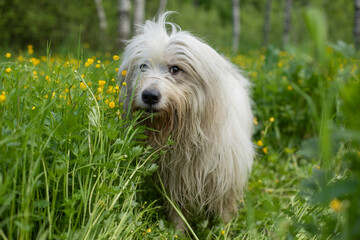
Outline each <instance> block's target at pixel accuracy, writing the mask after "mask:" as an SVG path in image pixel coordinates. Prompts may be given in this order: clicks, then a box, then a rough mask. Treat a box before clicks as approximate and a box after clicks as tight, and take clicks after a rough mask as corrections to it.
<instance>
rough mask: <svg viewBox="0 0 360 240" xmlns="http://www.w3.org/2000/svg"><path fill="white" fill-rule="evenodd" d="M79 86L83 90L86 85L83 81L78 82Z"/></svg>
mask: <svg viewBox="0 0 360 240" xmlns="http://www.w3.org/2000/svg"><path fill="white" fill-rule="evenodd" d="M80 88H81V89H82V90H85V89H86V85H85V84H84V83H83V82H81V83H80Z"/></svg>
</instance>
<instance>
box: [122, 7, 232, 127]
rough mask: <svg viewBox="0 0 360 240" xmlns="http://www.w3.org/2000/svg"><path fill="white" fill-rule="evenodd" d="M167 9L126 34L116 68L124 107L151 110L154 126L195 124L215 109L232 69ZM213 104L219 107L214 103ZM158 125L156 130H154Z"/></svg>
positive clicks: (204, 119) (148, 111) (222, 101)
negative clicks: (172, 20) (170, 18)
mask: <svg viewBox="0 0 360 240" xmlns="http://www.w3.org/2000/svg"><path fill="white" fill-rule="evenodd" d="M167 15H168V13H165V14H163V15H161V16H160V17H159V18H158V19H157V20H155V21H147V22H146V23H145V25H144V26H143V27H142V28H141V29H140V33H139V34H138V35H136V36H135V37H134V38H132V39H131V40H130V41H129V42H128V44H127V46H126V48H125V52H124V54H123V62H122V64H121V66H120V68H119V72H120V73H121V72H122V71H123V70H126V71H127V75H126V77H125V81H126V83H127V85H126V88H123V89H122V94H121V95H122V97H125V99H124V108H125V109H129V108H131V109H132V110H139V109H140V110H144V112H147V113H150V114H152V113H153V114H154V115H153V117H154V118H155V123H158V125H159V127H156V126H155V128H157V129H158V130H164V129H167V130H169V129H171V130H169V131H173V130H174V129H175V128H176V130H177V131H181V130H182V129H183V127H184V126H185V124H186V122H188V123H191V126H192V127H193V128H196V129H201V126H197V125H199V124H204V123H206V119H207V118H208V119H210V118H212V119H214V118H215V116H214V115H215V111H217V112H216V114H217V115H219V114H221V112H219V111H221V109H222V108H223V106H224V103H226V100H225V97H224V95H225V94H227V90H224V89H229V88H225V87H224V86H225V85H226V84H229V81H224V79H225V80H226V79H229V78H230V77H229V76H231V74H234V73H233V72H234V71H235V70H234V68H233V67H232V66H231V64H229V63H228V62H227V61H226V60H225V59H224V58H222V57H221V56H220V55H219V54H218V53H217V52H216V51H215V50H213V49H212V48H211V47H209V46H208V45H207V44H206V43H204V42H203V41H201V40H200V39H198V38H196V37H194V36H193V35H191V34H190V33H188V32H185V31H181V30H180V29H179V27H178V26H176V25H175V24H172V23H168V22H166V17H167ZM218 106H219V107H218ZM159 128H161V129H159Z"/></svg>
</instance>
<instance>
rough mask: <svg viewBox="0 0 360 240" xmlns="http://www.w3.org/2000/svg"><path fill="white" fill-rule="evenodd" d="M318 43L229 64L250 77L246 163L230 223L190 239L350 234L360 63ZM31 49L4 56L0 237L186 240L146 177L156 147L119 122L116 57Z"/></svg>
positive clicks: (204, 224) (354, 217)
mask: <svg viewBox="0 0 360 240" xmlns="http://www.w3.org/2000/svg"><path fill="white" fill-rule="evenodd" d="M309 14H310V15H311V13H309ZM309 18H310V20H309V21H310V22H311V17H309ZM319 46H320V47H319V48H321V49H316V48H317V46H316V45H314V52H317V53H316V54H312V51H310V50H304V49H297V48H289V49H288V50H287V51H280V50H278V49H274V48H271V47H270V48H268V49H262V50H260V51H255V52H252V53H251V54H248V55H247V56H244V55H237V56H233V57H232V59H231V60H232V61H233V62H234V63H235V64H237V65H239V66H240V67H241V68H242V69H244V70H245V71H246V72H247V73H248V75H249V76H248V77H249V78H250V79H251V81H252V82H253V89H252V96H253V100H254V113H255V116H256V117H255V118H254V125H255V131H254V142H255V144H257V146H258V149H257V157H256V161H255V165H254V168H253V172H252V176H251V178H250V180H249V184H248V191H246V193H245V196H244V201H243V202H242V203H240V204H241V208H240V210H239V214H238V217H237V218H236V219H234V220H233V221H231V222H230V223H228V224H224V223H221V222H215V223H214V224H210V223H209V222H208V221H207V220H206V219H203V220H201V221H198V223H197V224H195V225H194V226H193V230H194V233H195V235H196V236H197V238H198V239H356V238H357V237H359V235H360V233H359V231H358V230H357V229H359V228H358V225H359V219H360V218H359V216H360V206H359V203H358V199H359V194H360V187H359V180H360V174H359V173H360V129H359V128H360V126H359V121H360V120H359V119H360V109H359V104H358V100H357V97H358V94H359V93H360V82H359V76H360V70H359V67H358V66H360V59H359V58H358V57H357V56H356V54H355V51H354V49H352V47H351V46H347V45H345V44H343V43H338V44H336V45H330V46H328V47H327V48H323V46H322V45H321V44H319ZM34 54H36V51H35V53H34V50H33V49H32V47H28V49H27V52H25V53H23V54H17V55H16V56H15V54H14V53H11V54H6V52H4V53H3V54H2V56H1V62H0V93H1V95H0V159H1V162H0V238H1V239H139V238H141V239H177V238H178V239H190V238H191V235H190V233H189V234H188V233H180V232H177V231H176V230H175V229H174V228H173V226H172V225H171V223H168V222H167V221H166V220H165V213H163V212H162V211H161V200H159V198H158V197H157V196H159V195H160V193H159V192H157V190H156V187H155V186H154V185H153V184H152V183H151V179H152V176H156V173H155V172H156V169H157V166H156V164H154V159H156V158H157V157H158V155H159V154H162V152H161V149H160V150H158V151H155V150H154V149H151V148H150V147H149V146H147V145H146V144H145V143H144V141H142V140H143V139H144V138H145V137H146V136H145V135H144V131H145V129H144V127H142V126H140V125H138V124H135V122H136V119H137V118H138V117H139V115H138V114H137V115H135V116H134V117H133V118H132V119H133V120H128V119H122V118H121V114H122V107H121V101H120V103H119V102H118V97H119V93H120V89H121V88H124V87H126V85H125V84H122V81H121V79H122V76H121V77H120V79H116V75H117V67H118V66H119V64H120V60H119V58H118V57H117V56H114V57H113V56H111V55H110V54H108V53H106V54H104V55H100V54H99V55H98V56H92V57H91V56H90V57H89V58H84V57H83V56H84V55H85V54H83V53H80V54H78V57H77V58H74V57H73V56H68V57H65V56H52V55H51V53H50V50H49V49H48V51H47V55H46V56H43V57H39V58H36V57H34V56H33V55H34ZM10 55H11V56H10ZM39 56H40V55H39ZM314 56H315V57H314ZM121 98H122V96H120V100H121ZM158 189H160V188H158Z"/></svg>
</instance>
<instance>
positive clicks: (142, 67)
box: [140, 63, 148, 72]
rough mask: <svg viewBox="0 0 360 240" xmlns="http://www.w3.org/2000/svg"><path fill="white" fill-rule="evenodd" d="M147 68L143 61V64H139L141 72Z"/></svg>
mask: <svg viewBox="0 0 360 240" xmlns="http://www.w3.org/2000/svg"><path fill="white" fill-rule="evenodd" d="M147 68H148V66H147V65H146V64H145V63H143V64H141V65H140V70H141V71H142V72H144V71H145V70H146V69H147Z"/></svg>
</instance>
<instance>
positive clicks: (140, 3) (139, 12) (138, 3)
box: [134, 0, 145, 33]
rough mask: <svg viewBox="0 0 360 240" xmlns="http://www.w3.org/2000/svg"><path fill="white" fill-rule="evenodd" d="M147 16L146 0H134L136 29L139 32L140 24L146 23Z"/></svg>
mask: <svg viewBox="0 0 360 240" xmlns="http://www.w3.org/2000/svg"><path fill="white" fill-rule="evenodd" d="M144 18H145V0H135V1H134V29H135V33H138V31H139V26H141V25H142V24H143V23H144Z"/></svg>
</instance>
